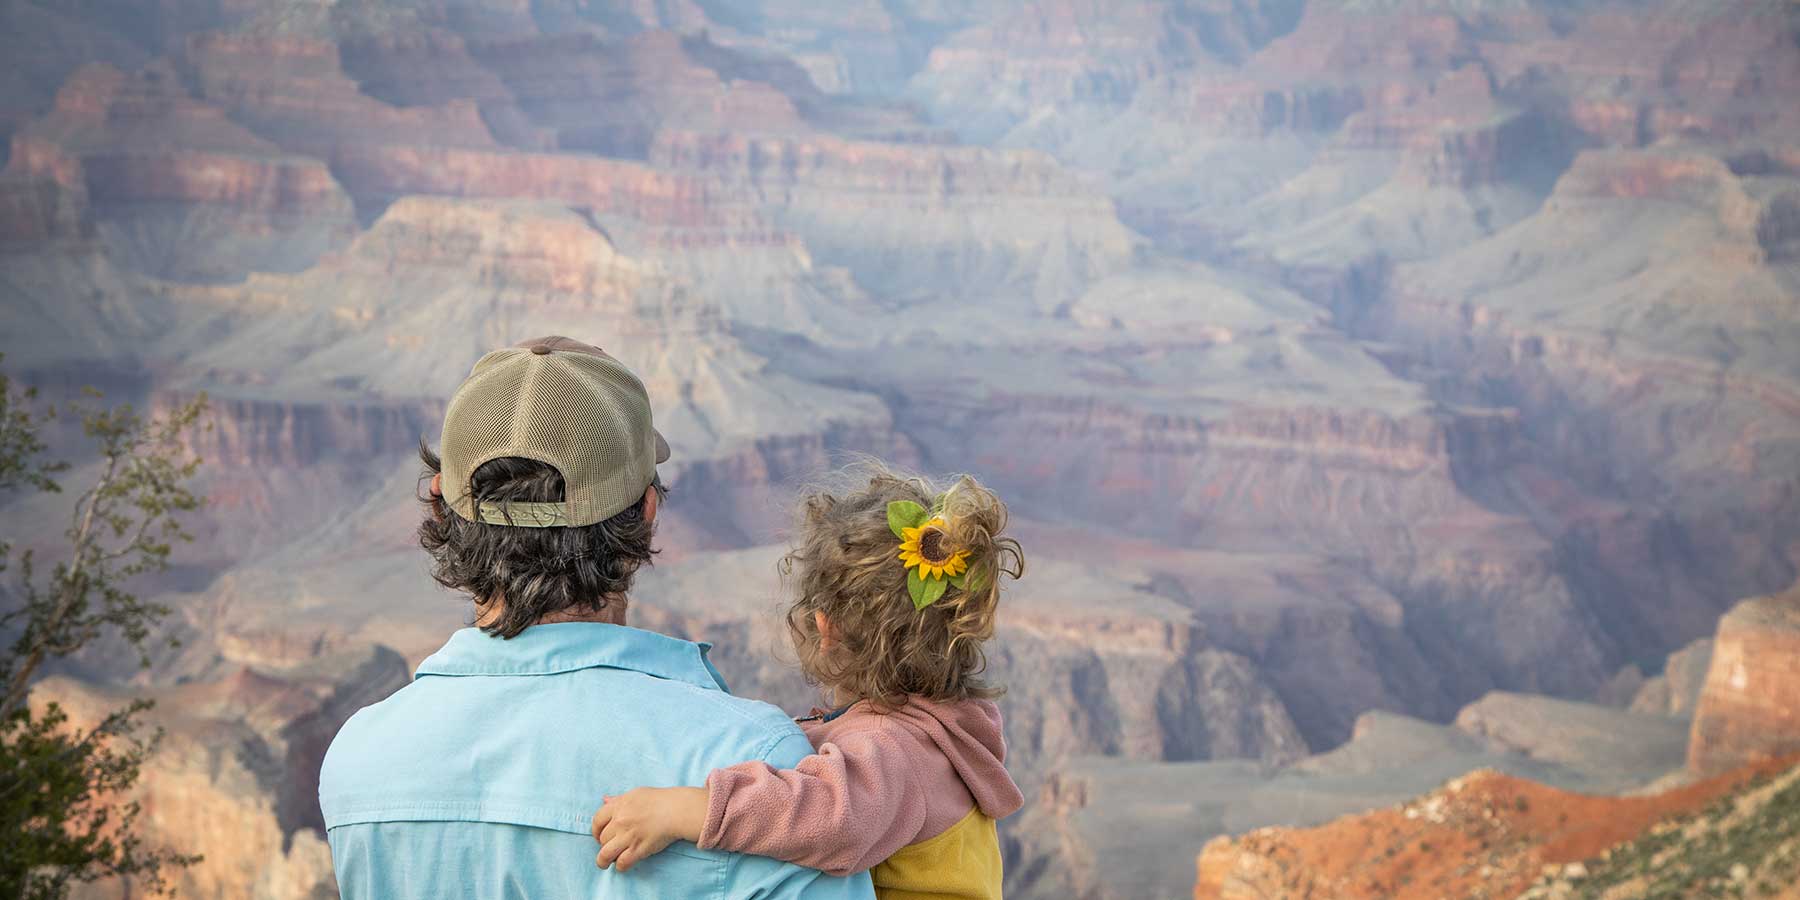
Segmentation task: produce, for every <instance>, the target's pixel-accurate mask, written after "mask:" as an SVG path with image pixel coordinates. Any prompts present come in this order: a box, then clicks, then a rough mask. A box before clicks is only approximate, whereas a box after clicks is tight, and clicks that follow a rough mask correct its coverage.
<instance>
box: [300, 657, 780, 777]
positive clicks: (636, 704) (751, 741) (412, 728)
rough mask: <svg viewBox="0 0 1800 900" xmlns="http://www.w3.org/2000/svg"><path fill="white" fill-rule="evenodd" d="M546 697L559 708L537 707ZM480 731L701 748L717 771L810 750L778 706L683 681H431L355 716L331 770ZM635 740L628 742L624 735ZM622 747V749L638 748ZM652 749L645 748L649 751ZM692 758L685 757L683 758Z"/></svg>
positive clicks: (576, 677) (586, 742)
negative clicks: (351, 759) (352, 760)
mask: <svg viewBox="0 0 1800 900" xmlns="http://www.w3.org/2000/svg"><path fill="white" fill-rule="evenodd" d="M546 693H549V694H553V695H554V696H555V697H556V698H557V699H556V700H555V701H553V702H547V703H538V702H532V701H533V700H534V699H535V698H536V697H539V696H543V695H545V694H546ZM474 732H480V733H481V734H483V735H485V736H486V737H488V738H490V739H492V738H494V737H496V736H498V735H501V734H505V733H508V732H511V734H512V736H513V737H514V738H515V739H519V740H529V741H531V742H533V743H550V744H564V743H574V744H579V745H582V746H584V747H587V748H590V750H589V751H588V752H598V753H604V752H605V748H607V747H609V746H618V745H619V744H620V742H621V739H622V738H628V737H635V738H636V739H637V740H638V741H646V742H649V743H654V744H666V745H679V746H685V747H688V748H694V747H703V748H705V749H706V751H707V752H706V753H704V754H702V755H703V756H705V757H706V758H708V759H709V760H711V759H712V758H713V757H716V758H717V759H718V760H719V762H718V763H717V764H718V765H730V764H733V763H737V762H743V761H746V760H766V761H769V762H774V763H776V764H779V765H787V764H791V763H792V761H793V760H794V759H797V758H798V757H796V756H795V755H794V750H795V748H796V747H798V748H800V750H801V752H800V754H799V755H801V756H803V755H805V753H806V752H809V751H810V748H811V744H810V743H807V742H806V736H805V734H804V733H803V732H802V731H801V730H800V727H799V726H798V725H796V724H794V721H793V719H791V718H790V717H789V716H788V714H787V713H785V712H783V711H782V710H780V709H779V708H777V707H775V706H772V705H770V704H768V703H764V702H762V701H760V700H752V699H749V698H745V697H737V696H733V695H731V694H728V693H726V692H724V691H720V690H712V689H708V688H704V687H701V686H699V685H695V684H691V683H688V682H685V681H678V680H673V679H664V678H657V677H655V676H652V675H647V674H645V673H642V672H637V671H633V670H629V669H612V668H604V667H596V668H591V669H580V670H576V671H572V672H565V673H559V674H555V675H540V676H532V677H530V678H529V679H495V678H485V677H473V678H471V677H447V676H433V675H424V676H421V677H420V678H418V679H417V680H415V681H413V682H412V683H411V684H408V685H406V686H405V687H403V688H401V689H400V690H398V691H396V692H394V693H393V694H392V695H390V696H389V697H388V698H387V699H385V700H382V701H380V702H378V703H374V704H371V705H369V706H366V707H364V708H363V709H361V710H359V711H358V712H357V713H356V714H355V715H353V716H351V717H350V719H349V721H347V722H346V723H345V724H344V726H343V728H342V729H341V730H340V731H339V732H338V735H337V737H336V739H335V740H334V741H333V742H332V746H331V750H330V751H329V752H328V753H327V757H326V768H327V769H328V770H329V769H330V768H332V766H333V763H334V757H336V758H338V760H337V761H338V762H342V761H343V760H342V758H343V757H346V756H360V755H364V754H369V753H373V754H378V755H384V756H385V755H387V754H389V753H390V752H392V751H393V750H394V749H396V747H397V746H406V747H413V748H417V747H421V746H422V745H428V744H432V743H441V744H446V745H456V744H461V743H462V742H463V741H465V740H466V739H468V738H471V737H474V736H475V735H474ZM626 733H629V734H626ZM635 742H636V741H633V740H625V743H627V744H629V743H635ZM645 749H647V748H645ZM684 755H685V754H684Z"/></svg>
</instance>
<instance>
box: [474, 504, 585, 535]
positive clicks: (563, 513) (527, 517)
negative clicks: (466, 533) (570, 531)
mask: <svg viewBox="0 0 1800 900" xmlns="http://www.w3.org/2000/svg"><path fill="white" fill-rule="evenodd" d="M475 521H476V522H478V523H486V524H488V525H517V526H519V527H521V528H558V527H562V526H566V525H568V524H569V515H568V508H567V505H566V504H562V503H508V504H504V505H502V504H499V503H495V502H493V501H491V500H489V501H486V502H484V503H482V504H481V506H480V507H479V508H478V509H477V510H476V513H475Z"/></svg>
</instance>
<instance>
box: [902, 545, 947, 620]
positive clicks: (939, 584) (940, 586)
mask: <svg viewBox="0 0 1800 900" xmlns="http://www.w3.org/2000/svg"><path fill="white" fill-rule="evenodd" d="M908 527H910V526H908ZM949 589H950V582H948V581H945V580H944V579H942V578H920V577H919V570H918V569H907V570H906V592H907V593H908V594H911V595H912V602H913V609H924V608H925V607H927V606H930V605H931V604H933V603H936V602H937V599H938V598H939V597H942V596H944V592H945V591H947V590H949Z"/></svg>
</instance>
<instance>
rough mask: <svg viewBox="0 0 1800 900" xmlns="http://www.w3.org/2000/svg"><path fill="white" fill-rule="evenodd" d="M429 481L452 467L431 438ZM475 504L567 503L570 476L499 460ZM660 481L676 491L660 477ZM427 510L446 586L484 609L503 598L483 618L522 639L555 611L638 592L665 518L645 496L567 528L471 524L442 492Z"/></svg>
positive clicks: (483, 472)
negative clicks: (659, 518)
mask: <svg viewBox="0 0 1800 900" xmlns="http://www.w3.org/2000/svg"><path fill="white" fill-rule="evenodd" d="M419 460H420V461H421V462H423V463H424V464H425V474H424V476H423V477H421V478H420V479H419V481H420V484H421V485H423V484H424V483H425V482H427V481H429V480H430V479H431V476H433V475H436V474H438V473H439V472H440V471H442V469H443V463H442V461H441V460H439V459H438V455H437V454H436V453H433V452H432V451H431V448H430V447H428V446H426V445H425V443H424V442H423V441H421V442H420V443H419ZM470 482H471V484H470V488H471V490H472V491H473V492H474V496H475V502H476V503H482V502H492V503H496V504H499V505H500V507H501V509H502V511H503V512H504V511H505V510H506V509H507V508H508V504H511V503H544V502H552V503H554V502H557V501H560V500H562V499H563V477H562V473H561V472H558V471H557V470H556V468H555V467H554V466H550V465H548V464H545V463H541V462H538V461H537V460H532V459H524V458H521V457H515V456H503V457H500V458H499V459H493V460H489V461H488V462H486V463H484V464H482V466H481V467H480V468H478V469H476V470H475V472H474V474H473V476H472V478H471V479H470ZM651 487H653V488H655V489H656V494H657V497H658V498H659V499H660V498H664V497H667V496H668V490H667V489H666V488H664V487H663V483H662V480H661V479H660V478H653V479H652V481H651ZM419 500H420V502H422V503H424V504H425V510H426V513H427V515H426V516H425V520H424V521H422V522H420V523H419V546H421V547H424V548H425V552H426V553H429V554H431V577H432V578H435V579H436V580H437V582H438V583H439V584H441V585H443V586H444V587H447V588H450V589H451V590H455V591H463V592H465V593H467V594H469V595H470V596H471V597H473V598H475V609H476V611H477V612H478V613H480V612H486V611H487V608H488V604H489V603H491V602H493V601H494V600H495V599H502V600H504V602H503V603H502V604H501V609H500V614H499V615H498V616H496V617H495V618H494V619H493V620H492V621H490V622H486V623H485V624H482V625H481V630H482V631H485V632H487V633H488V634H490V635H493V636H494V637H499V638H509V639H510V638H514V637H517V636H519V635H520V634H521V633H523V632H524V631H525V629H527V628H529V627H531V626H532V625H534V624H536V623H537V622H538V620H540V619H542V618H544V617H545V616H548V615H551V614H554V613H560V612H575V613H595V612H599V611H600V610H602V609H606V608H607V607H608V606H609V605H611V604H612V603H615V602H619V598H623V597H624V596H625V592H626V591H628V590H630V589H631V581H632V578H633V577H634V576H636V574H637V571H638V568H639V567H640V566H647V565H649V564H650V562H651V558H652V557H654V556H655V555H656V550H655V549H654V548H652V547H651V545H650V543H651V540H652V539H653V538H654V537H655V536H656V524H655V522H653V521H652V520H651V519H650V517H649V515H648V514H647V513H646V506H645V501H643V500H639V501H638V502H637V503H634V504H632V505H631V506H630V507H628V508H626V509H625V510H623V511H621V512H619V513H618V514H617V515H615V516H613V517H612V518H610V519H607V520H605V521H603V522H595V523H594V524H592V525H581V526H574V527H565V528H526V527H522V526H515V525H500V524H495V523H491V522H482V523H476V522H470V521H468V520H467V519H464V518H463V517H462V516H459V515H457V514H456V513H455V512H454V511H452V510H451V509H450V506H449V504H446V503H445V502H444V498H443V497H441V496H439V495H437V494H430V493H426V494H421V495H420V497H419Z"/></svg>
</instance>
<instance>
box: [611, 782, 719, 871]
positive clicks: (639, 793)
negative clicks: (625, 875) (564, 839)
mask: <svg viewBox="0 0 1800 900" xmlns="http://www.w3.org/2000/svg"><path fill="white" fill-rule="evenodd" d="M705 827H706V788H695V787H674V788H632V789H631V790H629V791H626V792H625V793H623V794H620V795H619V796H617V797H607V798H606V799H605V800H604V802H602V803H601V805H600V811H599V812H596V813H594V840H596V841H599V842H600V853H599V854H598V855H597V856H595V857H594V864H595V865H598V866H599V867H600V868H602V869H604V868H606V867H607V866H610V865H613V864H614V863H617V864H618V866H619V871H621V872H625V871H629V870H630V869H631V867H632V866H635V865H637V864H638V863H639V862H640V861H642V860H644V859H646V858H648V857H651V856H655V855H656V854H658V853H661V852H662V851H663V848H664V847H667V846H669V844H671V843H673V842H675V841H678V840H683V841H696V842H697V841H699V840H700V829H702V828H705Z"/></svg>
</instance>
